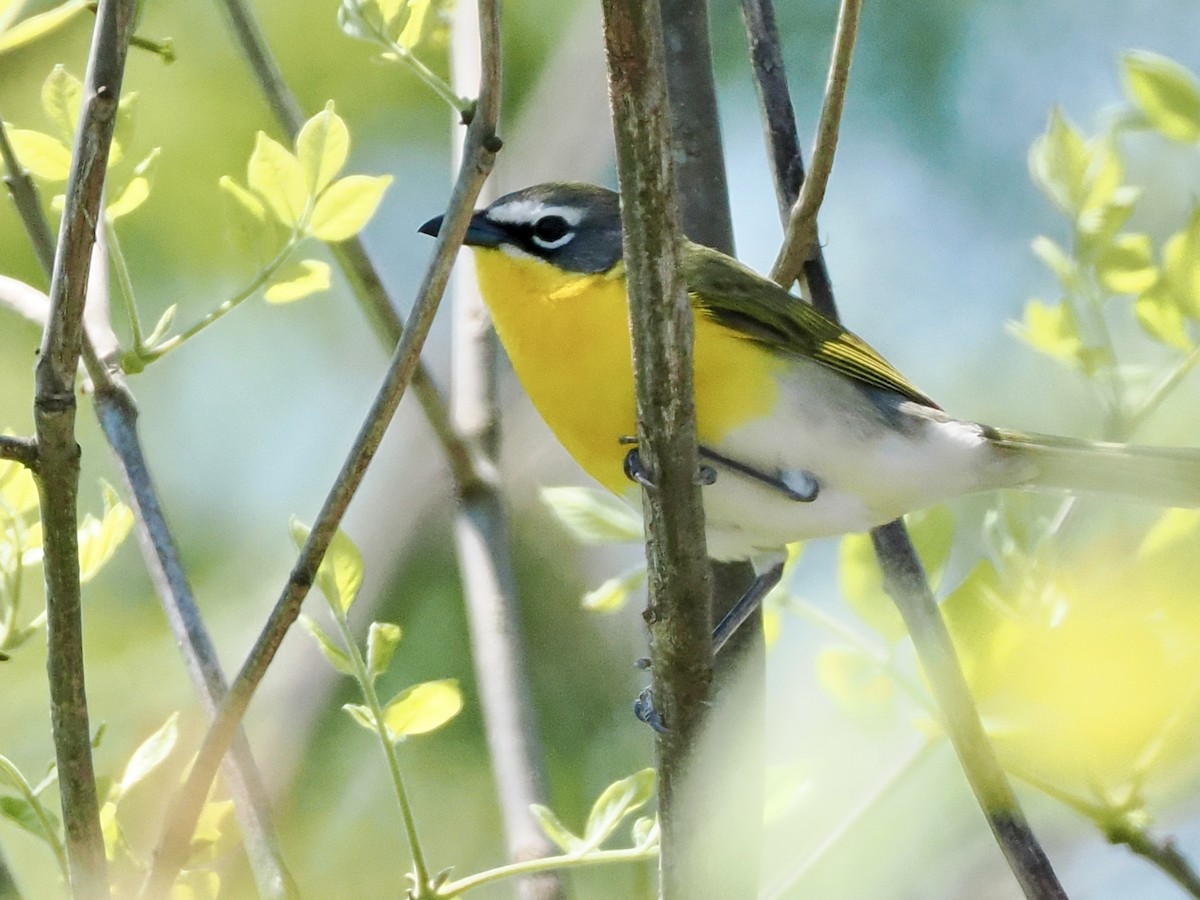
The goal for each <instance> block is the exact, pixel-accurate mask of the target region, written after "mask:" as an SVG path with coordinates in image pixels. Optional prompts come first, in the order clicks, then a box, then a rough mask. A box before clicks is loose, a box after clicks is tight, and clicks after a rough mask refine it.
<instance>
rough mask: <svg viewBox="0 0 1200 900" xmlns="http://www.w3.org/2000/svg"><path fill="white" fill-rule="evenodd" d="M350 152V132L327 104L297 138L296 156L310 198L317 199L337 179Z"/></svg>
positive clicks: (308, 122)
mask: <svg viewBox="0 0 1200 900" xmlns="http://www.w3.org/2000/svg"><path fill="white" fill-rule="evenodd" d="M349 152H350V132H349V130H348V129H347V128H346V123H345V122H343V121H342V119H341V117H340V116H338V115H337V113H335V112H334V111H333V101H332V100H330V101H329V102H328V103H326V104H325V108H324V109H323V110H321V112H319V113H317V114H316V115H315V116H313V117H312V118H311V119H309V120H308V121H307V122H305V123H304V126H303V127H302V128H301V129H300V133H299V134H298V135H296V156H297V158H298V159H299V160H300V165H301V166H302V167H303V168H304V180H305V183H306V184H307V185H308V192H309V194H310V195H311V196H313V197H316V196H317V195H318V194H320V193H321V191H323V190H325V188H326V187H327V186H328V185H329V183H330V182H331V181H333V179H334V178H335V177H337V173H338V172H340V171H341V170H342V166H344V165H345V164H346V156H347V154H348V153H349Z"/></svg>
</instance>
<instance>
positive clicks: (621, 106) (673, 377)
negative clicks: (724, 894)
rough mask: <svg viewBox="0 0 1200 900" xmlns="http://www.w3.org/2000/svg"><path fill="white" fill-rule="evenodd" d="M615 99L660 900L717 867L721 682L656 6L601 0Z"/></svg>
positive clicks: (692, 892) (705, 883)
mask: <svg viewBox="0 0 1200 900" xmlns="http://www.w3.org/2000/svg"><path fill="white" fill-rule="evenodd" d="M603 9H604V24H605V27H604V31H605V45H606V47H607V52H608V72H609V90H610V93H611V97H612V105H613V123H614V132H615V135H616V143H617V174H618V177H619V180H620V183H621V198H622V208H621V217H622V224H623V227H624V232H625V266H626V276H627V278H628V284H629V301H630V325H631V328H632V331H633V363H634V372H635V381H636V386H637V412H638V451H639V453H640V454H641V457H642V461H643V463H644V464H645V466H646V468H647V470H648V472H649V474H650V478H651V479H652V481H653V483H654V487H653V488H652V489H648V490H646V491H644V492H643V498H642V502H643V514H644V516H645V521H646V534H647V542H646V559H647V564H648V568H649V590H650V602H649V606H648V607H647V610H646V619H647V621H648V622H649V624H650V646H651V658H652V660H653V664H654V700H655V703H656V705H657V707H658V709H659V712H660V714H661V715H662V717H663V721H664V723H665V725H666V731H665V732H663V733H660V734H659V736H658V741H657V752H658V771H659V782H658V792H659V793H658V797H659V816H660V819H661V823H662V851H661V854H660V857H659V870H660V875H661V885H660V896H662V897H666V898H675V897H701V896H706V895H709V894H708V888H709V887H711V884H712V880H711V879H710V878H709V877H708V876H709V875H711V874H712V873H711V870H710V869H709V868H708V867H706V866H705V865H704V860H703V859H701V858H699V857H697V856H696V855H695V854H694V853H690V852H689V849H690V848H694V847H695V837H696V831H697V830H698V829H702V827H703V826H702V822H701V819H702V815H701V810H699V809H697V808H696V807H695V806H694V805H693V804H692V803H691V802H689V801H690V800H691V799H693V798H694V796H695V794H694V792H692V795H691V797H689V792H688V790H687V779H688V777H689V774H690V770H691V763H692V762H693V760H692V753H691V751H692V749H693V748H694V747H695V746H696V744H697V742H698V739H699V737H700V732H701V726H702V724H703V720H704V715H705V712H706V708H707V704H708V696H709V686H710V683H711V679H712V636H711V635H712V622H711V611H710V609H709V602H710V594H711V589H710V577H709V569H708V560H707V558H706V554H705V541H704V511H703V507H702V505H701V500H700V488H699V485H698V483H697V472H698V467H699V458H698V455H697V450H696V423H695V409H694V404H693V401H692V359H691V348H692V312H691V307H690V305H689V303H688V300H687V295H686V286H685V285H684V283H683V279H682V276H681V274H680V266H679V253H680V247H679V237H678V234H679V213H678V210H677V207H676V203H675V191H674V187H675V185H674V177H673V172H672V165H671V153H670V143H669V142H670V125H669V121H668V118H667V117H668V111H667V95H666V83H665V76H664V73H663V44H662V41H663V38H662V22H661V19H660V15H659V8H658V4H656V3H643V2H640V0H605V2H604V3H603Z"/></svg>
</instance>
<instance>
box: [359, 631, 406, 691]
mask: <svg viewBox="0 0 1200 900" xmlns="http://www.w3.org/2000/svg"><path fill="white" fill-rule="evenodd" d="M399 643H400V626H399V625H396V624H394V623H392V622H372V623H371V628H370V630H369V631H368V632H367V674H368V675H369V676H370V677H371V679H372V680H374V679H376V678H378V677H379V676H380V675H382V674H383V673H384V672H386V671H387V670H388V667H389V666H390V665H391V664H392V655H393V654H394V653H395V652H396V646H397V645H398V644H399Z"/></svg>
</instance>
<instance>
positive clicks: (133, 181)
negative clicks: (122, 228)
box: [104, 147, 161, 221]
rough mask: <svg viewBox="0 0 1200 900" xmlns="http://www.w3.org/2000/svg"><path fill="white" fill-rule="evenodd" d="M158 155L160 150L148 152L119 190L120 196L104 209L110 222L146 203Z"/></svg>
mask: <svg viewBox="0 0 1200 900" xmlns="http://www.w3.org/2000/svg"><path fill="white" fill-rule="evenodd" d="M160 153H161V151H160V149H159V148H158V147H155V148H154V149H153V150H151V151H150V155H149V156H147V157H146V158H145V159H143V160H142V161H141V162H140V163H138V164H137V166H136V167H134V170H133V175H132V176H131V177H130V179H129V181H128V182H127V183H126V184H125V187H124V188H123V189H122V190H121V193H120V195H119V196H118V197H117V199H116V200H114V201H112V202H111V203H109V204H108V206H106V207H105V208H104V214H105V215H106V216H108V218H109V220H110V221H113V220H116V219H119V218H120V217H121V216H126V215H129V213H131V212H133V211H134V210H135V209H137V208H138V207H139V206H141V205H142V204H143V203H145V202H146V199H147V198H148V197H149V196H150V180H151V177H152V175H153V169H154V164H155V163H156V162H157V161H158V157H159V155H160Z"/></svg>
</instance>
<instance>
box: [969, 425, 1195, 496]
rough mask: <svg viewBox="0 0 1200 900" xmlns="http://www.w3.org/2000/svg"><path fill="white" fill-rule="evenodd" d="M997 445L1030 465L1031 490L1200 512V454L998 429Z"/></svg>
mask: <svg viewBox="0 0 1200 900" xmlns="http://www.w3.org/2000/svg"><path fill="white" fill-rule="evenodd" d="M990 437H991V438H992V442H993V444H994V445H995V446H996V447H998V448H1000V449H1002V450H1004V451H1005V452H1006V453H1009V454H1012V455H1013V456H1015V457H1016V458H1017V459H1018V460H1021V461H1023V462H1026V463H1028V468H1026V466H1019V467H1018V469H1020V470H1025V471H1026V472H1027V473H1032V474H1031V476H1030V477H1027V478H1025V479H1023V481H1022V484H1023V485H1024V486H1026V487H1030V488H1035V489H1039V490H1062V491H1069V492H1071V493H1099V494H1114V495H1117V496H1121V497H1128V498H1130V499H1135V500H1143V501H1145V502H1147V503H1154V504H1158V505H1160V506H1174V507H1200V449H1193V448H1187V447H1140V446H1135V445H1132V444H1113V443H1106V442H1103V441H1086V440H1078V439H1075V438H1062V437H1050V436H1048V435H1041V434H1021V433H1019V432H1015V431H1001V430H997V431H996V432H995V433H994V434H993V435H990Z"/></svg>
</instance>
